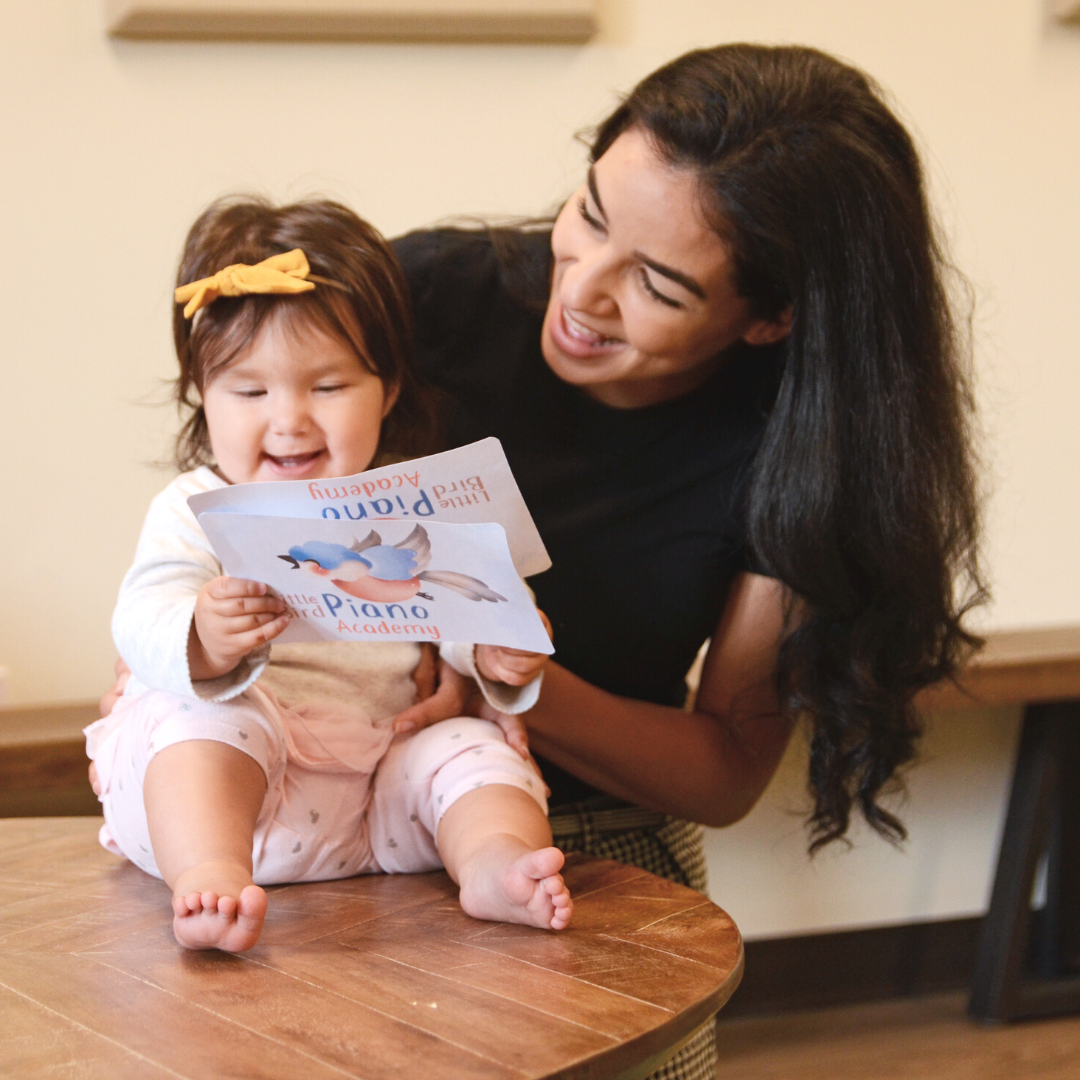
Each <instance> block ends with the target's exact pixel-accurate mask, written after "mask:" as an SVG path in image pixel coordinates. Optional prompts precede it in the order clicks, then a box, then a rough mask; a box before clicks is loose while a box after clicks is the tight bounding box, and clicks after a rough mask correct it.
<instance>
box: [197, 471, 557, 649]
mask: <svg viewBox="0 0 1080 1080" xmlns="http://www.w3.org/2000/svg"><path fill="white" fill-rule="evenodd" d="M329 483H331V484H337V486H339V487H340V486H341V485H342V481H330V482H329ZM245 486H246V487H249V488H268V487H282V486H283V485H279V484H249V485H245ZM229 490H230V491H235V490H236V488H231V489H229ZM212 494H217V493H216V492H215V493H212ZM197 499H198V500H202V499H204V496H202V495H198V496H193V497H192V499H191V500H189V502H191V503H194V502H195V501H196V500H197ZM431 516H433V515H431ZM199 524H200V525H201V526H202V527H203V529H204V530H205V532H206V535H207V537H208V538H209V540H210V543H211V544H212V545H213V547H214V551H215V552H217V555H218V558H219V559H221V563H222V566H223V567H224V570H225V573H226V574H228V575H229V576H230V577H241V578H248V579H250V580H254V581H264V582H266V583H267V584H268V585H269V586H271V588H273V589H274V590H275V592H277V593H278V594H280V595H281V596H282V597H283V598H284V600H285V601H286V603H288V605H289V607H290V609H291V611H292V612H293V613H294V618H293V621H292V622H291V623H290V624H289V627H288V629H287V630H286V631H285V632H284V633H283V634H282V635H281V636H280V637H278V638H276V639H275V640H277V641H281V642H287V641H330V640H339V641H435V642H438V641H474V642H479V643H484V644H489V645H505V646H509V647H511V648H517V649H528V650H530V651H532V652H540V653H549V654H550V653H551V652H552V651H553V649H552V646H551V642H550V640H549V639H548V636H547V632H546V631H545V630H544V627H543V624H542V623H541V621H540V617H539V615H537V613H536V608H535V606H534V605H533V602H532V599H531V597H530V596H529V592H528V589H526V587H525V585H524V583H523V582H522V581H521V578H520V577H519V575H518V572H517V570H516V569H515V566H514V562H513V560H512V558H511V556H510V551H509V548H508V546H507V539H506V533H505V532H504V530H503V528H502V527H501V526H500V525H497V524H492V523H487V524H467V525H465V524H451V523H447V522H443V521H432V520H430V518H429V519H427V520H425V521H424V522H423V523H422V524H420V523H417V522H416V521H415V519H413V520H409V519H403V520H394V521H391V520H382V521H372V520H363V521H349V520H341V519H330V520H326V519H320V518H318V517H281V516H267V515H263V514H251V513H237V512H224V511H222V510H214V511H204V512H203V513H202V514H201V515H200V516H199Z"/></svg>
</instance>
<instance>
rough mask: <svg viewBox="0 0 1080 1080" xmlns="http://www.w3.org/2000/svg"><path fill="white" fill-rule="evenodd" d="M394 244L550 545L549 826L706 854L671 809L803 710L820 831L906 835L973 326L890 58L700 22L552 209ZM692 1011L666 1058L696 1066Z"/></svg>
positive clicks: (606, 846) (431, 346) (460, 434)
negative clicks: (890, 786) (887, 80)
mask: <svg viewBox="0 0 1080 1080" xmlns="http://www.w3.org/2000/svg"><path fill="white" fill-rule="evenodd" d="M395 246H396V249H397V252H398V255H399V257H400V258H401V260H402V262H403V265H404V266H405V270H406V274H407V276H408V278H409V281H410V285H411V288H412V291H413V302H414V309H415V316H416V333H417V350H418V358H419V363H420V367H421V370H422V371H423V372H424V373H425V374H426V376H427V377H428V378H429V379H430V380H431V381H432V382H433V383H435V384H436V385H437V386H438V387H440V388H441V389H442V390H443V391H444V393H445V394H446V396H447V410H446V415H447V419H448V426H449V436H450V441H451V443H452V444H455V445H456V444H460V443H464V442H468V441H470V440H472V439H477V438H481V437H484V436H488V435H496V436H498V437H499V438H500V439H501V440H502V442H503V445H504V448H505V450H506V453H507V456H508V458H509V460H510V464H511V466H512V467H513V470H514V473H515V475H516V477H517V479H518V481H519V483H520V485H521V488H522V490H523V492H524V495H525V498H526V501H527V502H528V504H529V506H530V509H531V510H532V512H533V514H534V516H535V518H536V521H537V524H538V526H539V529H540V532H541V534H542V535H543V537H544V539H545V541H546V543H547V545H548V548H549V550H550V552H551V556H552V559H553V562H554V567H553V569H552V570H550V571H548V572H547V573H546V574H542V575H540V576H538V577H537V578H535V579H533V581H532V584H533V586H534V588H535V590H536V593H537V599H538V602H539V605H540V607H541V608H543V609H544V610H545V611H546V612H547V613H548V615H549V616H550V618H551V620H552V622H553V624H554V627H555V644H556V649H557V652H556V659H557V660H558V661H559V662H558V663H556V664H553V665H551V666H550V667H549V670H548V672H547V674H546V676H545V683H544V689H543V693H542V695H541V700H540V703H539V704H538V706H537V707H536V708H534V709H533V710H532V711H531V712H530V713H528V714H527V715H526V722H527V725H528V729H529V736H530V741H531V745H532V747H533V749H534V751H535V752H536V754H537V756H538V757H540V758H541V759H542V765H543V768H544V773H545V776H546V777H547V779H548V782H549V784H550V785H551V787H552V799H551V804H552V807H553V811H552V822H553V827H554V831H555V832H556V836H557V842H559V839H558V838H559V837H560V835H561V841H562V846H564V847H565V848H566V849H567V850H588V851H591V852H594V853H596V854H600V855H607V856H614V857H617V858H622V859H625V860H627V861H631V862H636V863H638V864H639V865H643V866H645V867H646V868H647V869H650V870H653V871H654V872H657V873H662V874H666V875H667V876H670V877H674V878H676V879H678V880H682V881H684V882H686V883H687V884H691V885H693V886H695V887H697V888H703V887H704V872H703V860H702V856H701V840H700V830H699V829H698V828H697V827H696V826H690V825H688V824H687V823H686V822H688V821H691V822H701V823H704V824H709V825H724V824H729V823H732V822H734V821H736V820H738V819H739V818H740V817H742V816H743V815H744V814H745V813H747V811H748V810H749V809H750V808H751V807H752V806H753V805H754V803H755V802H756V800H757V799H758V797H759V796H760V795H761V793H762V792H763V790H764V789H765V786H766V785H767V783H768V781H769V779H770V778H771V777H772V775H773V773H774V771H775V769H776V767H777V765H778V763H779V761H780V758H781V755H782V754H783V751H784V748H785V746H786V744H787V741H788V738H789V734H790V731H791V727H792V723H793V718H794V717H796V716H799V715H802V716H805V717H806V718H807V720H808V723H809V726H810V731H811V735H810V739H811V759H810V789H811V793H812V796H813V810H812V813H811V816H810V829H811V839H812V846H813V847H817V846H820V845H821V844H824V843H827V842H828V841H830V840H833V839H836V838H837V837H840V836H842V835H843V833H844V832H845V830H846V829H847V827H848V823H849V820H850V815H851V811H852V806H853V804H855V805H857V807H858V809H859V810H861V811H862V813H863V814H864V815H865V817H866V819H867V820H868V821H869V823H870V824H871V825H872V826H873V827H874V828H875V829H877V830H878V831H879V832H881V833H883V834H884V835H886V836H888V837H892V838H900V837H902V836H903V835H904V832H903V827H902V826H901V824H900V822H899V821H897V819H896V818H895V817H894V816H893V815H892V814H891V813H889V811H887V810H886V809H884V808H883V807H882V806H881V805H880V803H879V801H878V796H879V794H880V793H881V792H882V789H883V787H884V786H885V785H886V784H887V782H888V781H889V780H890V779H891V778H893V777H894V776H895V774H896V773H897V770H898V769H899V768H900V767H901V766H902V765H904V764H905V763H906V762H908V761H910V760H911V758H912V757H913V754H914V747H915V742H916V738H917V736H918V734H919V726H918V720H917V717H916V715H915V713H914V711H913V708H912V698H913V696H914V694H915V692H916V691H917V690H919V689H920V688H921V687H923V686H926V685H928V684H930V683H933V682H935V681H937V680H939V679H941V678H945V677H947V676H949V675H950V674H951V673H952V672H953V671H954V670H955V668H956V664H957V662H958V659H959V658H960V656H961V655H962V653H963V652H964V651H965V649H967V648H969V647H971V646H972V645H974V644H975V643H976V641H975V639H974V638H973V637H972V636H971V635H969V634H968V633H966V632H965V631H964V630H963V628H962V627H961V624H960V618H961V616H962V615H963V614H964V612H965V611H966V610H967V609H968V608H969V607H970V606H971V605H972V604H973V603H976V602H978V601H980V600H981V599H982V598H983V588H982V584H981V581H980V577H979V572H978V566H977V562H976V552H975V540H976V533H977V513H976V497H975V482H974V475H973V468H972V461H971V456H970V450H969V421H970V410H971V397H970V393H969V387H968V383H967V371H966V366H965V360H966V356H965V353H964V351H963V349H962V340H961V336H960V335H959V334H958V333H957V331H956V328H955V326H954V324H953V322H952V319H951V317H950V313H949V307H948V299H947V295H946V286H945V283H944V281H943V278H944V266H943V260H942V257H941V253H940V251H939V249H938V246H937V243H936V239H935V235H934V231H933V225H932V222H931V219H930V215H929V212H928V208H927V204H926V196H925V192H924V186H923V178H922V172H921V168H920V165H919V161H918V158H917V155H916V152H915V149H914V147H913V145H912V142H911V139H910V137H909V136H908V134H907V133H906V131H905V130H904V128H903V127H902V126H901V124H900V123H899V122H898V121H897V119H896V118H895V117H894V116H893V115H892V114H891V112H890V111H889V110H888V108H887V107H886V105H885V104H884V102H883V101H882V97H881V93H880V91H879V90H878V89H877V88H876V87H875V86H874V85H873V84H872V83H871V82H870V81H869V80H868V79H867V77H866V76H864V75H863V74H861V73H860V72H858V71H856V70H854V69H852V68H850V67H847V66H845V65H843V64H841V63H839V62H838V61H836V60H834V59H832V58H830V57H828V56H826V55H824V54H822V53H819V52H816V51H814V50H810V49H802V48H761V47H755V46H748V45H735V46H724V47H720V48H716V49H711V50H705V51H700V52H693V53H690V54H688V55H686V56H683V57H681V58H680V59H678V60H676V61H674V62H673V63H671V64H669V65H667V66H666V67H664V68H662V69H660V70H659V71H657V72H655V73H654V74H653V75H650V76H649V77H648V78H646V79H645V80H644V81H643V82H642V83H641V84H640V85H639V86H638V87H637V88H636V89H635V90H634V91H633V92H632V93H631V94H630V96H629V97H628V98H627V99H626V101H625V102H624V103H623V104H622V105H621V106H620V107H619V108H618V109H617V110H616V111H615V112H614V113H613V114H612V115H611V116H610V117H609V118H608V119H607V120H606V121H605V122H604V123H603V124H602V125H601V126H600V128H599V130H598V133H597V135H596V138H595V141H594V143H593V146H592V153H591V167H590V169H589V173H588V178H587V181H586V183H585V184H583V185H582V187H581V189H580V190H579V191H578V192H577V193H576V194H575V195H574V197H573V198H572V199H571V200H570V201H569V202H568V203H567V204H566V206H565V207H564V208H563V209H562V211H561V213H560V214H559V216H558V218H557V220H556V221H555V224H554V228H553V229H552V231H551V233H550V235H548V234H547V233H546V232H544V231H524V232H512V231H493V232H490V233H488V234H484V233H477V232H467V231H455V230H439V231H431V232H421V233H414V234H411V235H409V236H406V237H404V238H402V239H401V240H399V241H397V242H396V245H395ZM710 636H711V644H710V646H709V650H708V653H707V655H706V657H705V663H704V668H703V671H702V677H701V685H700V690H699V692H698V694H697V699H696V704H695V706H694V710H693V711H691V712H684V711H682V709H681V706H682V703H683V701H682V699H683V696H684V695H685V685H684V682H683V677H684V674H685V672H686V671H687V669H688V668H689V666H690V663H691V661H692V659H693V657H694V654H695V652H696V651H697V649H698V647H699V646H700V645H701V643H702V642H703V641H704V640H705V639H706V638H708V637H710ZM442 696H443V692H441V693H440V695H437V696H436V698H433V699H431V700H430V701H429V702H428V703H427V704H426V705H425V706H421V707H417V709H416V710H415V711H414V712H412V713H410V714H409V716H408V719H409V720H412V721H415V722H420V723H423V722H426V720H427V719H429V718H432V717H437V716H441V715H448V714H450V713H452V712H453V711H454V709H455V708H456V704H455V703H453V702H450V703H448V704H446V705H445V706H444V707H440V698H441V697H442ZM445 696H446V697H447V699H450V698H452V696H453V695H452V693H451V692H450V691H449V690H447V691H445ZM628 805H632V807H633V808H632V809H626V807H627V806H628ZM638 807H645V808H648V811H652V813H651V814H649V813H647V812H645V811H642V810H639V809H637V808H638ZM708 1043H709V1036H708V1034H707V1033H706V1034H705V1035H703V1037H702V1039H701V1040H699V1044H698V1045H697V1046H696V1047H694V1046H691V1047H689V1048H688V1053H686V1054H684V1055H682V1056H683V1058H684V1061H683V1063H682V1064H679V1063H677V1062H676V1063H672V1064H673V1067H672V1068H670V1069H669V1071H668V1073H666V1074H665V1075H671V1076H676V1075H679V1076H694V1075H699V1074H700V1075H711V1072H710V1071H709V1070H710V1068H712V1066H711V1065H710V1063H709V1062H710V1059H709V1048H708Z"/></svg>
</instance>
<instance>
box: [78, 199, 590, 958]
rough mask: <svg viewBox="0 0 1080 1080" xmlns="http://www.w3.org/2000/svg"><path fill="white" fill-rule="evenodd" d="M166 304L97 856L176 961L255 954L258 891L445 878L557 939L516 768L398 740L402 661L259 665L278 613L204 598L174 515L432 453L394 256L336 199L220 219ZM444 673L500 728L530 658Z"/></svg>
mask: <svg viewBox="0 0 1080 1080" xmlns="http://www.w3.org/2000/svg"><path fill="white" fill-rule="evenodd" d="M179 283H180V286H181V287H180V288H178V289H177V297H178V302H184V301H186V302H187V306H186V307H185V308H184V310H183V311H182V312H181V311H180V310H179V308H178V310H177V312H176V315H175V318H174V337H175V341H176V349H177V355H178V358H179V361H180V377H179V379H178V380H177V384H176V389H177V398H178V401H179V402H180V404H181V407H182V408H184V409H186V410H187V412H188V417H187V420H186V423H185V425H184V427H183V429H182V431H181V435H180V438H179V441H178V447H177V449H178V453H177V463H178V465H179V467H180V468H181V469H184V470H187V471H184V472H183V473H182V475H180V476H179V477H178V478H177V479H175V480H174V481H173V482H172V483H171V484H169V486H168V487H167V488H165V490H164V491H163V492H161V494H159V495H158V496H157V497H156V498H155V499H154V501H153V503H152V504H151V507H150V511H149V513H148V515H147V518H146V523H145V525H144V526H143V531H142V535H141V537H140V540H139V546H138V551H137V553H136V557H135V564H134V566H132V568H131V570H130V571H129V572H128V574H127V575H126V577H125V578H124V582H123V585H122V586H121V590H120V598H119V601H118V604H117V608H116V612H115V614H114V616H113V634H114V637H115V638H116V642H117V645H118V647H119V649H120V653H121V655H122V657H123V659H124V660H125V661H126V663H127V664H128V666H129V667H130V668H131V672H132V677H131V679H130V681H129V682H128V685H127V687H126V689H125V692H124V696H123V697H122V698H121V699H120V701H119V702H118V703H117V705H116V707H115V708H114V709H113V711H112V713H111V714H110V715H109V716H108V717H106V718H105V719H103V720H99V721H98V722H97V723H96V724H93V725H91V726H90V727H89V728H87V729H86V734H87V752H88V754H89V756H90V758H91V759H92V760H93V762H94V767H95V768H96V773H97V786H98V790H99V796H100V798H101V802H102V803H103V806H104V814H105V824H104V825H103V826H102V829H101V842H102V843H103V844H104V845H105V847H107V848H108V849H109V850H110V851H113V852H115V853H117V854H122V855H124V856H126V857H127V858H128V859H130V860H131V861H132V862H134V863H135V864H136V865H137V866H139V867H141V868H142V869H143V870H145V871H146V872H147V873H150V874H153V875H155V876H157V877H160V878H163V879H164V880H165V881H166V882H167V883H168V885H169V886H170V887H171V888H172V891H173V902H172V906H173V912H174V919H173V929H174V932H175V934H176V939H177V941H178V942H180V944H181V945H185V946H187V947H189V948H218V949H225V950H229V951H240V950H244V949H249V948H251V947H252V946H253V945H254V944H255V943H256V941H257V940H258V938H259V933H260V930H261V928H262V924H263V920H264V918H265V915H266V910H267V898H266V894H265V892H264V891H263V889H262V888H260V885H267V884H275V883H281V882H295V881H318V880H326V879H331V878H342V877H349V876H351V875H353V874H362V873H376V872H387V873H406V872H419V871H424V870H431V869H435V868H437V867H439V866H445V867H446V870H447V872H448V873H449V875H450V876H451V878H453V880H454V881H455V882H457V884H458V885H459V886H460V900H461V906H462V908H463V909H464V910H465V911H466V912H467V913H468V914H470V915H473V916H475V917H476V918H481V919H497V920H502V921H508V922H519V923H526V924H528V925H533V926H539V927H546V928H551V929H555V930H559V929H562V928H563V927H565V926H566V925H567V924H568V923H569V921H570V915H571V911H572V903H571V899H570V894H569V892H568V890H567V888H566V886H565V884H564V882H563V879H562V877H561V875H560V873H559V871H560V869H561V868H562V865H563V855H562V853H561V852H560V851H559V850H558V849H557V848H554V847H552V846H551V830H550V828H549V827H548V823H547V816H546V809H547V807H546V801H545V794H544V783H543V781H542V779H541V778H540V776H539V774H538V773H537V772H536V770H535V767H534V766H533V765H532V763H531V761H530V760H529V759H528V754H527V751H526V750H525V749H524V746H523V745H522V746H521V750H522V752H521V753H519V752H517V751H515V750H514V749H512V748H511V747H510V746H509V745H508V744H507V741H506V737H505V735H504V732H503V729H502V727H500V724H497V723H493V722H489V721H487V720H478V719H473V718H469V717H462V718H459V719H454V720H447V721H443V722H442V723H438V724H434V725H432V726H431V727H427V728H425V729H424V730H421V731H418V732H415V733H409V734H400V735H397V736H395V734H394V729H393V718H394V717H395V716H396V715H397V714H399V713H401V712H402V710H404V709H407V708H408V707H409V706H411V705H412V704H413V702H414V699H415V696H416V688H415V684H414V682H413V675H414V672H415V670H416V668H417V665H418V662H419V660H420V656H421V649H422V646H420V645H418V644H414V643H411V642H388V643H382V642H378V643H375V642H323V643H317V644H286V645H282V644H277V645H275V646H273V648H271V646H270V642H271V641H272V640H273V639H274V638H276V637H277V636H278V635H280V634H281V633H282V632H283V631H284V630H285V628H286V627H287V626H288V624H289V618H290V616H289V614H288V612H287V610H286V607H285V605H284V604H283V602H282V601H281V600H280V599H278V598H277V597H276V596H274V595H273V594H272V593H271V592H269V591H268V589H267V587H266V586H265V585H263V584H261V583H259V582H254V581H244V580H239V579H235V578H228V577H223V576H221V565H220V563H219V562H218V560H217V558H216V557H215V555H214V553H213V550H212V549H211V547H210V544H209V543H208V541H207V539H206V537H205V535H204V534H203V532H202V530H201V529H200V527H199V525H198V523H197V521H196V519H195V517H194V515H193V514H192V513H191V511H190V509H189V508H188V506H187V498H188V497H189V496H190V495H193V494H195V493H196V492H200V491H207V490H210V489H212V488H219V487H223V486H225V485H227V484H231V483H249V482H252V481H262V480H299V479H303V480H313V479H325V478H331V477H337V476H347V475H350V474H352V473H357V472H362V471H363V470H364V469H366V468H368V467H369V465H370V464H371V462H372V460H373V459H374V458H375V456H376V454H377V453H379V454H380V455H382V456H384V457H385V456H387V455H396V456H398V457H405V456H409V455H411V454H415V453H417V452H420V451H422V450H425V449H427V445H426V442H427V441H428V440H430V438H431V432H432V430H433V424H432V420H431V411H430V408H429V406H428V405H427V404H426V399H425V398H424V395H423V393H422V391H421V389H420V387H419V386H418V385H417V383H416V382H415V381H414V379H413V377H412V375H411V374H410V371H409V368H408V352H409V331H408V300H407V296H408V294H407V287H406V284H405V282H404V279H403V278H402V276H401V273H400V270H399V268H398V266H397V263H396V261H395V259H394V257H393V254H392V253H391V251H390V249H389V248H388V246H387V245H386V243H385V241H384V240H383V239H382V238H381V237H380V236H379V234H378V233H377V232H376V231H375V230H374V229H373V228H372V227H371V226H369V225H367V224H366V223H365V222H363V221H361V220H360V219H359V218H357V217H356V215H355V214H353V213H352V212H351V211H349V210H347V209H346V208H345V207H343V206H340V205H338V204H336V203H331V202H307V203H299V204H296V205H292V206H285V207H281V208H274V207H272V206H270V205H269V204H266V203H263V202H259V201H254V200H243V201H237V200H233V201H223V202H220V203H216V204H215V205H213V206H211V207H210V209H209V210H207V211H206V212H205V213H204V214H203V215H202V216H201V217H200V218H199V219H198V221H196V222H195V224H194V226H193V227H192V229H191V232H190V233H189V235H188V239H187V243H186V246H185V249H184V254H183V258H182V262H181V265H180V273H179ZM442 652H443V658H444V660H447V661H448V662H449V663H450V664H451V665H452V666H454V667H455V668H456V669H457V670H458V671H460V672H461V673H462V674H469V675H471V676H473V677H474V678H476V680H477V682H478V683H479V686H480V688H481V690H482V692H483V693H484V696H485V697H486V698H487V700H488V703H489V704H490V705H491V706H492V708H493V709H494V710H495V712H494V713H493V714H492V715H499V714H512V713H517V712H523V711H524V710H526V709H528V708H530V707H531V705H532V704H533V703H535V701H536V698H537V695H538V693H539V674H540V669H541V667H542V665H543V662H544V659H545V658H544V657H543V656H541V655H538V654H534V653H525V652H521V651H519V650H513V649H504V648H496V647H493V646H487V645H478V646H476V647H475V648H473V647H472V646H467V645H464V644H461V643H455V644H450V645H444V646H443V649H442ZM509 725H510V722H509V721H508V720H504V721H503V726H504V727H507V729H509Z"/></svg>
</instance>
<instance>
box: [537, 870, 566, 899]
mask: <svg viewBox="0 0 1080 1080" xmlns="http://www.w3.org/2000/svg"><path fill="white" fill-rule="evenodd" d="M540 884H541V885H542V886H543V888H544V892H546V893H547V894H548V895H549V896H555V895H556V894H557V893H561V892H567V888H566V883H565V882H564V881H563V879H562V874H552V875H551V877H546V878H544V880H543V881H542V882H541V883H540Z"/></svg>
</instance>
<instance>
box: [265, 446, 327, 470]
mask: <svg viewBox="0 0 1080 1080" xmlns="http://www.w3.org/2000/svg"><path fill="white" fill-rule="evenodd" d="M323 452H324V451H322V450H311V451H309V452H308V453H306V454H288V455H285V454H268V453H266V451H263V457H265V458H266V459H267V460H268V461H271V462H273V464H275V465H276V466H277V467H278V468H279V469H302V468H303V467H304V466H305V465H310V464H311V462H313V461H314V460H315V459H316V458H317V457H319V456H320V455H321V454H322V453H323Z"/></svg>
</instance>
